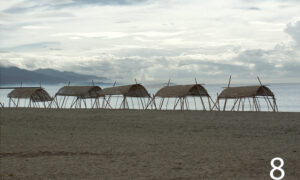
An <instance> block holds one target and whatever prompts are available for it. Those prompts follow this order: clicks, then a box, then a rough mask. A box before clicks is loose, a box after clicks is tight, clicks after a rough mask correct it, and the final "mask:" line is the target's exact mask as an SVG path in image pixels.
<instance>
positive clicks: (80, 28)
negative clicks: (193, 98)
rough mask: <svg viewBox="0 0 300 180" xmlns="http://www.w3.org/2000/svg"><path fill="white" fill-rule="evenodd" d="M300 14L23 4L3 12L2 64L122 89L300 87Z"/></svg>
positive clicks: (249, 8) (257, 7)
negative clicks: (89, 77) (95, 79)
mask: <svg viewBox="0 0 300 180" xmlns="http://www.w3.org/2000/svg"><path fill="white" fill-rule="evenodd" d="M282 6H285V8H282ZM299 7H300V6H299V3H298V2H296V1H281V0H274V1H266V0H263V1H253V0H251V1H244V0H228V1H226V2H225V1H217V0H212V1H195V0H185V1H184V0H168V1H157V0H155V1H146V0H142V1H137V0H133V1H131V0H119V1H109V0H103V1H101V0H99V1H96V0H88V1H84V0H44V1H37V0H27V1H23V0H14V1H13V2H10V3H8V4H7V5H5V7H1V9H0V16H1V20H0V26H1V28H0V63H1V64H2V65H3V64H4V65H10V66H18V67H20V68H26V69H31V70H32V69H35V68H54V69H58V70H68V71H75V72H80V73H85V74H94V75H98V76H105V77H108V78H110V79H112V80H117V81H122V82H132V80H133V79H134V78H137V79H138V80H139V81H142V82H166V81H167V80H168V79H169V78H171V79H173V80H174V82H175V81H176V82H178V83H186V82H188V81H189V80H192V79H193V78H194V77H197V78H198V79H202V80H203V82H205V83H217V82H224V80H226V79H227V77H228V76H229V75H230V74H232V75H233V76H234V79H235V81H236V82H238V81H240V82H245V81H247V82H249V81H250V80H254V81H256V80H255V77H256V76H257V75H260V76H262V79H266V80H267V81H269V82H287V81H293V82H299V80H298V79H297V78H296V76H297V77H298V75H299V73H298V70H297V68H298V67H299V64H300V63H299V59H300V58H299V57H300V55H299V43H300V40H299V34H300V33H299V26H300V25H299V21H293V22H292V23H289V22H291V19H295V18H296V17H297V16H299V15H298V14H299ZM291 39H292V40H293V43H291ZM248 80H249V81H248ZM192 81H193V80H192Z"/></svg>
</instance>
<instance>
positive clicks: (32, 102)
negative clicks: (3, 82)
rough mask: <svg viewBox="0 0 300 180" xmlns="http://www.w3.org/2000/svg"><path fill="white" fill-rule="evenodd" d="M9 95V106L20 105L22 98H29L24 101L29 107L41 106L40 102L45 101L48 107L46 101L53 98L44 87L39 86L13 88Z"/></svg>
mask: <svg viewBox="0 0 300 180" xmlns="http://www.w3.org/2000/svg"><path fill="white" fill-rule="evenodd" d="M7 97H8V98H9V107H11V106H15V107H18V106H19V105H20V104H21V102H20V100H27V99H28V104H26V101H24V106H28V107H40V104H39V103H40V102H41V103H43V105H44V107H45V108H46V107H47V106H46V104H45V102H49V101H52V100H53V98H52V97H51V96H50V95H49V94H48V92H47V91H45V90H44V89H43V88H39V87H23V88H22V87H20V88H16V89H14V90H12V91H11V92H10V93H9V94H8V95H7Z"/></svg>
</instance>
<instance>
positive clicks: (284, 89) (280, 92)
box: [0, 83, 300, 112]
mask: <svg viewBox="0 0 300 180" xmlns="http://www.w3.org/2000/svg"><path fill="white" fill-rule="evenodd" d="M97 85H98V84H97ZM22 86H23V87H29V86H35V87H36V86H37V85H30V84H23V85H22ZM38 86H39V85H38ZM62 86H64V85H63V84H58V85H42V87H43V88H44V89H45V90H46V91H47V92H48V93H49V95H50V96H53V97H54V96H55V93H56V92H57V91H58V90H59V89H60V88H61V87H62ZM99 86H100V87H101V88H106V87H110V86H111V85H108V84H102V85H101V84H100V85H99ZM162 86H163V85H161V87H162ZM226 86H227V85H225V84H206V85H204V87H205V88H206V90H207V91H208V93H209V94H210V96H211V98H212V100H213V101H215V100H216V98H217V93H220V92H221V91H222V90H223V89H224V88H225V87H226ZM231 86H232V87H233V86H243V85H242V84H232V85H231ZM267 86H268V88H270V89H271V91H272V92H273V93H274V94H275V97H276V102H277V106H278V111H279V112H300V83H281V84H280V83H278V84H269V85H267ZM0 87H3V86H0ZM5 87H20V84H18V85H16V84H14V85H5ZM145 87H146V89H147V90H148V92H149V93H150V94H155V93H156V92H157V91H158V90H159V89H160V88H161V87H159V86H147V85H145ZM11 91H12V89H0V102H1V103H2V104H4V107H8V105H9V99H8V98H7V95H8V93H9V92H11ZM187 100H188V102H189V103H188V104H189V107H188V108H189V109H190V110H197V109H201V108H202V104H201V101H200V99H196V100H195V99H193V98H191V97H190V98H188V99H187ZM166 101H167V100H166ZM166 101H165V102H164V104H163V106H162V110H165V109H173V107H174V103H176V100H175V99H174V98H171V99H169V100H168V102H166ZM121 102H122V98H121V97H112V98H111V99H110V104H111V106H113V107H116V108H119V107H120V106H121ZM145 102H147V100H146V101H144V103H145ZM156 102H157V104H159V102H160V101H159V100H157V101H156ZM266 102H267V101H266V100H265V99H260V102H259V104H260V107H261V109H262V110H263V111H270V107H269V106H267V105H266ZM71 103H72V99H71V98H70V99H68V100H67V101H66V105H65V108H68V107H70V104H71ZM141 103H142V102H141V101H139V100H136V99H133V100H132V99H128V104H129V106H130V107H131V108H134V109H139V108H142V105H141ZM213 103H214V102H212V103H211V105H212V106H213ZM220 103H221V105H223V104H222V103H224V102H220ZM247 103H248V100H247V102H246V103H245V104H246V105H245V110H247V108H248V110H251V108H252V110H253V108H254V107H253V106H252V107H251V106H250V104H249V105H247ZM27 104H28V101H27ZM27 104H26V102H20V105H19V106H20V107H26V106H27ZM86 104H87V108H91V106H92V104H93V102H90V101H89V100H88V101H87V103H86ZM145 104H146V103H145ZM204 104H205V106H206V107H208V101H207V99H205V98H204ZM233 104H234V100H232V101H228V102H227V105H226V107H227V109H226V110H231V107H232V106H233ZM82 107H83V105H82ZM222 107H223V106H222ZM149 108H150V107H149ZM179 108H180V107H179V106H177V107H176V109H179Z"/></svg>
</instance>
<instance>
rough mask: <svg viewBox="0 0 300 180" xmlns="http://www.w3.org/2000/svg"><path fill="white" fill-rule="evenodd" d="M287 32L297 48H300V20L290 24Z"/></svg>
mask: <svg viewBox="0 0 300 180" xmlns="http://www.w3.org/2000/svg"><path fill="white" fill-rule="evenodd" d="M285 32H286V33H288V34H289V35H290V36H291V37H292V38H293V40H294V41H295V46H296V47H297V48H300V20H298V21H295V22H291V23H289V24H288V25H287V27H286V29H285Z"/></svg>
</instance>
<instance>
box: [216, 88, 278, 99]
mask: <svg viewBox="0 0 300 180" xmlns="http://www.w3.org/2000/svg"><path fill="white" fill-rule="evenodd" d="M255 96H274V94H273V92H272V91H271V90H270V89H269V88H268V87H266V86H240V87H229V88H226V89H224V90H223V91H222V92H221V94H220V95H219V96H218V97H219V98H223V99H224V98H244V97H255Z"/></svg>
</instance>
